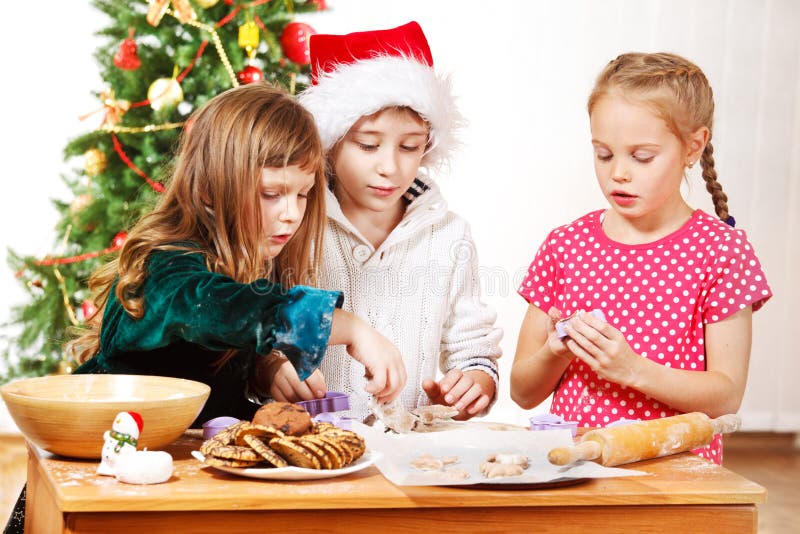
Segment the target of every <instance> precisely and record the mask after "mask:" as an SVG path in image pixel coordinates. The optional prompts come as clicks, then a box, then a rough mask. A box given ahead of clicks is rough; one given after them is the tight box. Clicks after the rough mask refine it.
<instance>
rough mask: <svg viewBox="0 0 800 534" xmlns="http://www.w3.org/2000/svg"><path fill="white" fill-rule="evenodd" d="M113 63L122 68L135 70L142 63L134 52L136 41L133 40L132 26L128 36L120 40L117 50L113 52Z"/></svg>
mask: <svg viewBox="0 0 800 534" xmlns="http://www.w3.org/2000/svg"><path fill="white" fill-rule="evenodd" d="M114 65H116V66H117V67H119V68H121V69H122V70H136V69H138V68H139V67H140V66H141V65H142V61H141V60H140V59H139V56H138V54H137V53H136V41H134V40H133V28H131V30H130V34H129V37H128V38H127V39H125V40H124V41H122V44H121V45H119V50H117V53H116V54H114Z"/></svg>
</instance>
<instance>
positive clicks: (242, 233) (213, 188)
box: [71, 82, 406, 424]
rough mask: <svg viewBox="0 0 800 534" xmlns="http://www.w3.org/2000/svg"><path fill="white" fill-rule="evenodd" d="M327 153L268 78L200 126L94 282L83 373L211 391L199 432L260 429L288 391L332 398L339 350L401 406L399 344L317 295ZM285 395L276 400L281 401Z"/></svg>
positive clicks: (185, 139) (75, 344)
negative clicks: (266, 406) (260, 412)
mask: <svg viewBox="0 0 800 534" xmlns="http://www.w3.org/2000/svg"><path fill="white" fill-rule="evenodd" d="M323 166H324V159H323V152H322V146H321V142H320V140H319V136H318V134H317V130H316V128H315V126H314V121H313V119H312V117H311V115H310V114H309V113H308V112H307V111H306V110H304V109H303V108H302V107H301V106H300V105H299V104H297V103H296V102H295V100H294V99H293V98H292V97H291V96H290V95H288V94H287V93H286V92H284V91H283V90H281V89H277V88H275V87H272V86H271V85H269V84H268V83H266V82H263V83H255V84H250V85H246V86H242V87H238V88H236V89H231V90H229V91H226V92H224V93H222V94H220V95H218V96H217V97H215V98H214V99H212V100H210V101H209V102H208V103H207V104H206V105H205V106H203V107H202V108H201V109H199V110H198V111H197V112H196V113H194V114H193V115H192V117H191V118H190V119H189V122H188V125H187V128H186V129H185V131H184V133H183V135H182V137H181V141H180V145H179V149H178V155H177V158H176V161H175V165H174V169H173V170H172V173H171V178H170V180H169V181H168V184H167V187H166V190H165V192H164V194H163V196H162V197H161V198H160V201H159V202H158V204H157V206H156V207H155V209H154V210H153V211H152V212H151V213H149V214H147V215H146V216H144V217H143V218H142V219H141V220H140V221H139V222H138V223H137V224H136V225H135V226H134V228H133V229H132V230H131V231H130V232H129V236H128V238H127V240H126V242H125V244H124V246H123V247H122V250H121V251H120V254H119V257H118V258H117V259H115V260H113V261H111V262H110V263H108V264H107V265H105V266H104V267H102V268H100V269H99V270H98V271H97V272H95V273H94V274H93V276H92V278H91V280H90V288H91V289H92V290H93V291H94V292H95V293H96V294H97V297H96V303H97V305H98V308H99V310H100V311H99V312H98V313H97V314H96V315H95V316H94V317H92V318H91V319H90V320H89V321H88V329H87V330H85V331H84V332H83V333H82V335H81V336H80V337H78V338H77V339H75V340H73V341H72V342H71V350H72V351H73V353H74V354H75V355H76V356H77V359H78V360H79V361H80V362H83V363H82V365H81V366H80V367H79V368H78V369H77V370H76V372H77V373H127V374H149V375H161V376H172V377H180V378H187V379H191V380H197V381H200V382H204V383H206V384H208V385H209V386H211V395H210V397H209V399H208V401H207V403H206V405H205V407H204V408H203V411H202V412H201V413H200V415H199V417H198V418H197V421H196V422H195V423H196V424H199V423H202V422H203V421H205V420H207V419H210V418H212V417H217V416H221V415H227V416H233V417H238V418H240V419H250V418H251V417H252V415H253V413H254V412H255V410H256V409H257V408H258V406H259V405H258V404H257V403H256V402H252V401H253V400H258V399H260V398H263V397H267V396H270V393H271V392H276V391H280V389H281V388H285V387H287V385H286V384H283V383H273V380H272V378H273V376H274V375H275V374H276V372H277V371H278V370H279V369H280V368H281V367H282V366H292V367H293V368H294V370H295V371H296V372H297V374H298V375H299V377H300V378H301V383H299V384H293V385H291V386H290V387H294V388H296V389H299V391H297V392H296V393H297V394H298V395H299V396H302V397H304V398H309V397H321V396H324V394H325V389H326V388H325V382H324V379H323V378H322V374H321V373H320V372H319V371H317V367H318V366H319V364H320V362H321V360H322V357H323V355H324V354H325V349H326V347H327V345H328V344H342V345H345V346H346V347H347V350H348V353H349V354H350V355H351V356H352V357H353V358H354V359H355V360H356V361H358V362H360V363H361V364H362V365H363V366H364V367H365V374H366V375H367V376H368V377H370V380H369V382H368V384H367V386H366V389H367V391H368V392H369V393H371V394H373V395H374V396H375V397H376V398H377V399H379V400H391V399H393V398H394V397H395V396H396V395H397V394H398V393H399V392H400V390H401V389H402V387H403V385H404V383H405V377H406V374H405V368H404V367H403V363H402V359H401V357H400V354H399V352H398V350H397V348H396V347H395V346H394V345H392V344H391V343H390V342H389V341H388V340H387V339H386V338H384V337H383V336H381V335H380V334H379V333H378V332H377V331H375V330H374V329H372V328H371V327H369V326H368V325H367V324H366V323H365V322H363V321H362V320H360V319H358V318H357V317H356V316H354V315H352V314H350V313H348V312H345V311H343V310H341V309H339V307H340V306H341V302H342V295H341V293H340V292H339V291H324V290H320V289H316V288H314V287H312V286H313V285H314V284H315V282H316V275H317V268H318V259H319V256H318V251H320V250H321V239H322V232H323V228H324V221H325V205H324V198H325V195H324V174H323ZM273 396H274V395H273Z"/></svg>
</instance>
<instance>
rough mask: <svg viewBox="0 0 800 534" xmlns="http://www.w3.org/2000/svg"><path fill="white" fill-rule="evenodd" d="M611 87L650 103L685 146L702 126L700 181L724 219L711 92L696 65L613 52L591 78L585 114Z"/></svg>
mask: <svg viewBox="0 0 800 534" xmlns="http://www.w3.org/2000/svg"><path fill="white" fill-rule="evenodd" d="M615 91H618V92H621V93H622V94H623V95H624V96H625V97H626V98H631V99H633V100H634V101H636V102H642V103H643V104H645V105H648V106H650V107H651V108H652V109H653V110H654V111H655V112H656V113H657V114H658V115H659V116H660V117H661V118H662V119H663V120H664V122H665V123H666V125H667V127H668V128H669V129H670V131H671V132H672V133H673V134H675V136H676V137H677V138H678V139H680V141H681V143H683V145H684V146H687V143H688V141H687V140H688V139H689V136H690V135H691V133H693V132H695V131H697V129H698V128H700V127H702V126H705V127H706V128H708V131H709V138H708V143H707V144H706V148H705V150H704V151H703V155H702V156H701V157H700V165H701V167H702V175H703V180H704V181H705V183H706V190H707V191H708V192H709V193H710V194H711V198H712V200H713V201H714V210H715V211H716V213H717V216H718V217H719V218H720V219H722V220H723V221H725V222H728V223H729V224H730V223H731V221H732V218H731V219H729V215H730V214H729V213H728V196H727V195H726V194H725V193H724V192H723V191H722V185H720V183H719V182H718V181H717V171H716V169H715V168H714V147H713V146H712V145H711V134H712V132H713V125H714V93H713V91H712V90H711V85H710V84H709V83H708V79H707V78H706V76H705V74H703V71H702V70H701V69H700V67H698V66H697V65H695V64H694V63H692V62H691V61H689V60H688V59H686V58H683V57H681V56H678V55H675V54H670V53H667V52H659V53H654V54H646V53H640V52H630V53H627V54H622V55H620V56H617V57H616V58H615V59H613V60H612V61H610V62H609V63H608V65H606V67H605V68H604V69H603V71H602V72H601V73H600V75H599V76H598V77H597V81H596V82H595V85H594V89H593V90H592V93H591V95H590V96H589V102H588V106H587V107H588V110H589V115H591V114H592V110H593V109H594V106H595V104H597V102H598V101H599V100H600V99H602V98H603V97H605V96H608V95H609V94H611V93H613V92H615Z"/></svg>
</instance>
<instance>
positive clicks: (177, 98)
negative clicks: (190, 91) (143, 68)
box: [147, 78, 183, 111]
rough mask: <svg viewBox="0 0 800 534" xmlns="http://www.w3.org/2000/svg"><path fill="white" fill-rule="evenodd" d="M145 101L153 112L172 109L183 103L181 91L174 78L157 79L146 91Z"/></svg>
mask: <svg viewBox="0 0 800 534" xmlns="http://www.w3.org/2000/svg"><path fill="white" fill-rule="evenodd" d="M147 99H148V100H149V101H150V107H151V108H153V110H154V111H158V110H160V109H162V108H167V109H168V108H174V107H175V106H177V105H178V104H180V103H181V102H183V89H182V88H181V84H180V83H178V80H176V79H175V78H159V79H157V80H156V81H154V82H153V83H151V84H150V88H149V89H147Z"/></svg>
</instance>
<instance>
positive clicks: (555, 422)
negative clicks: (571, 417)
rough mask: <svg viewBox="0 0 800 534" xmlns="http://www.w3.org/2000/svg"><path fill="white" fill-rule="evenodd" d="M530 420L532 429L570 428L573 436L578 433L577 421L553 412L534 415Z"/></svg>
mask: <svg viewBox="0 0 800 534" xmlns="http://www.w3.org/2000/svg"><path fill="white" fill-rule="evenodd" d="M530 421H531V430H569V431H570V433H571V434H572V437H573V438H574V437H575V434H577V433H578V422H577V421H565V420H564V418H563V417H561V416H558V415H555V414H552V413H543V414H539V415H534V416H533V417H531V419H530Z"/></svg>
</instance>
